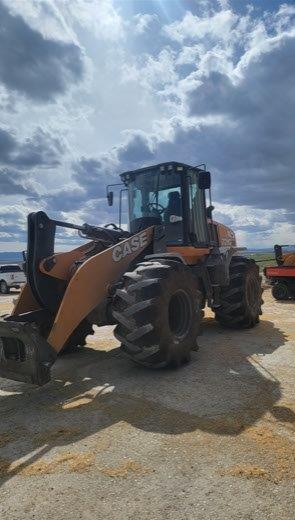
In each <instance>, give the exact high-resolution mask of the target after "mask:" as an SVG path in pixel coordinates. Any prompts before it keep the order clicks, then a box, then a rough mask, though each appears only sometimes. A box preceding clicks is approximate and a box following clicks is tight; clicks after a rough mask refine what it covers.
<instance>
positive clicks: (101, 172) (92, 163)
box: [72, 156, 120, 198]
mask: <svg viewBox="0 0 295 520" xmlns="http://www.w3.org/2000/svg"><path fill="white" fill-rule="evenodd" d="M72 177H73V180H75V181H76V182H77V184H78V185H79V186H81V188H82V189H83V190H85V191H86V194H87V196H88V198H95V197H102V196H105V193H106V185H107V184H111V183H114V182H120V179H119V177H118V176H117V177H116V168H115V166H114V163H113V162H112V160H111V158H108V157H107V156H103V157H102V158H101V159H95V158H91V157H90V158H87V157H81V159H80V160H78V161H76V162H75V163H73V175H72Z"/></svg>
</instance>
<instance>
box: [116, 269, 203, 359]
mask: <svg viewBox="0 0 295 520" xmlns="http://www.w3.org/2000/svg"><path fill="white" fill-rule="evenodd" d="M201 301H202V294H201V292H200V291H199V290H198V280H197V278H196V277H195V276H194V275H193V273H192V271H191V269H190V268H189V267H188V266H185V265H184V264H182V263H180V262H176V261H170V262H168V261H164V260H163V261H162V260H155V261H147V262H142V263H140V264H138V265H137V267H136V268H135V269H134V271H132V272H126V273H125V275H124V276H123V279H122V284H121V287H120V288H118V289H117V291H116V293H115V296H114V299H113V316H114V319H115V320H116V322H117V326H116V328H115V330H114V335H115V337H116V338H117V339H118V340H119V341H120V342H121V349H122V351H123V352H124V353H125V354H126V355H127V356H128V357H129V358H131V359H132V360H133V361H135V362H136V363H138V364H141V365H144V366H147V367H149V368H163V367H166V366H174V367H178V366H180V365H182V364H183V363H186V362H188V361H189V360H190V352H191V350H192V349H196V347H197V336H198V335H199V334H200V325H201V319H202V315H203V312H202V310H201ZM179 313H181V317H180V314H179Z"/></svg>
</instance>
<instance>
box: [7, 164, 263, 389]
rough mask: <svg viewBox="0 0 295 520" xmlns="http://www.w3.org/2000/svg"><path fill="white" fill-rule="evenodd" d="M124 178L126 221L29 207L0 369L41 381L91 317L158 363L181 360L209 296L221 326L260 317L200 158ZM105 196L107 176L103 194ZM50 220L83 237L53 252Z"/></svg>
mask: <svg viewBox="0 0 295 520" xmlns="http://www.w3.org/2000/svg"><path fill="white" fill-rule="evenodd" d="M121 180H122V188H121V191H120V222H121V213H122V194H123V192H124V190H127V192H128V201H129V203H128V206H129V231H125V230H123V229H122V228H121V227H120V225H119V226H117V225H115V224H109V225H106V226H104V227H96V226H90V225H88V224H84V225H82V226H77V225H74V224H70V223H68V222H60V221H56V220H52V219H50V218H49V217H48V216H47V215H46V214H45V213H44V212H42V211H39V212H37V213H31V214H29V216H28V246H27V252H26V257H25V270H26V274H27V284H26V285H25V286H24V288H23V290H22V292H21V294H20V296H19V298H18V300H17V302H16V304H15V306H14V309H13V312H12V314H11V315H10V316H6V317H3V318H2V319H1V322H0V376H2V377H5V378H10V379H15V380H20V381H26V382H30V383H34V384H37V385H43V384H45V383H47V382H48V381H49V380H50V369H51V366H52V365H53V363H54V362H55V360H56V358H57V356H58V354H59V353H61V352H65V351H69V350H71V349H73V348H75V347H76V346H78V345H84V344H85V341H86V337H87V335H88V334H91V333H93V329H92V326H93V325H94V324H95V325H98V326H102V325H115V329H114V334H115V337H116V338H117V339H118V340H119V341H120V343H121V349H122V351H123V352H124V353H125V354H126V355H127V356H128V357H129V358H131V359H132V360H133V361H135V362H136V363H138V364H141V365H144V366H147V367H151V368H161V367H166V366H175V367H179V366H180V365H182V364H183V363H186V362H188V361H189V359H190V353H191V351H192V350H194V349H196V348H197V338H198V335H199V334H200V327H201V320H202V316H203V309H204V307H205V306H206V305H208V306H209V307H211V308H212V310H213V311H214V312H215V316H216V319H217V320H218V321H219V322H220V323H221V324H222V325H224V326H225V327H231V328H250V327H254V326H255V325H256V324H257V323H258V321H259V315H260V314H261V305H262V299H261V295H262V289H261V277H260V276H259V270H258V267H257V265H256V264H255V262H254V261H253V260H249V259H247V258H245V257H243V256H240V255H239V248H238V247H237V245H236V239H235V235H234V233H233V231H232V230H231V229H229V228H228V227H226V226H224V225H222V224H219V223H217V222H215V221H214V220H213V219H212V210H213V209H214V208H213V206H212V205H211V191H210V185H211V178H210V173H209V172H207V171H206V168H204V166H203V165H201V166H198V167H192V166H189V165H186V164H182V163H177V162H171V163H163V164H159V165H155V166H150V167H147V168H142V169H139V170H136V171H129V172H125V173H123V174H121ZM208 190H209V195H210V205H209V206H208V207H206V192H207V191H208ZM113 195H114V192H113V191H112V186H111V185H110V186H108V187H107V200H108V203H109V205H112V204H113ZM57 227H64V228H72V229H76V230H77V231H78V233H79V234H80V236H81V237H83V238H84V239H86V240H87V242H86V243H85V244H83V245H81V246H80V247H77V248H76V249H73V250H72V251H68V252H65V253H56V252H55V251H54V239H55V232H56V228H57Z"/></svg>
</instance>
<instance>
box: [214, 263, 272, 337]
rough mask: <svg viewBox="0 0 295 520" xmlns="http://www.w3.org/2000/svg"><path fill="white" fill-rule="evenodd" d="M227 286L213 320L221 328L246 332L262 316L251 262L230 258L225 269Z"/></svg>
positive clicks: (258, 282) (256, 274)
mask: <svg viewBox="0 0 295 520" xmlns="http://www.w3.org/2000/svg"><path fill="white" fill-rule="evenodd" d="M229 276H230V283H229V285H228V286H227V287H224V288H223V289H222V290H221V306H220V307H218V308H217V309H216V311H215V317H216V319H217V320H218V321H219V322H220V323H221V325H223V326H224V327H228V328H234V329H248V328H252V327H254V326H255V325H256V324H257V323H258V322H259V316H260V315H261V314H262V311H261V306H262V304H263V300H262V287H261V276H259V268H258V266H257V264H256V263H255V261H254V260H251V259H248V258H244V257H238V256H233V258H232V260H231V263H230V268H229Z"/></svg>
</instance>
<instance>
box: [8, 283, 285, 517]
mask: <svg viewBox="0 0 295 520" xmlns="http://www.w3.org/2000/svg"><path fill="white" fill-rule="evenodd" d="M13 297H14V296H13V295H9V296H2V297H1V300H0V309H1V311H4V312H5V311H8V310H9V308H10V307H11V304H12V299H13ZM264 299H265V305H264V315H263V317H262V321H261V323H260V324H259V325H258V326H257V327H256V328H255V329H253V330H250V331H241V332H235V331H228V330H223V329H222V328H221V327H220V326H219V325H218V324H217V323H216V322H215V321H214V320H213V319H212V315H211V314H210V312H207V314H206V319H205V322H204V333H203V335H202V337H201V338H200V341H199V345H200V349H199V351H198V352H194V353H193V356H192V362H191V363H190V364H189V365H186V366H185V367H183V368H182V369H180V370H178V371H173V370H166V371H165V370H164V371H156V372H152V371H149V370H145V369H141V368H138V367H136V366H134V365H133V364H132V363H131V362H130V361H129V360H127V359H125V358H124V357H123V356H122V354H121V353H120V351H118V349H117V348H116V347H117V342H116V341H115V340H114V339H113V337H112V328H111V327H105V328H102V329H99V330H97V332H96V334H95V336H93V337H90V338H89V343H88V347H87V348H85V349H82V350H81V351H80V352H76V353H74V354H70V355H67V356H63V357H62V358H60V359H59V360H58V362H57V363H56V364H55V366H54V368H53V371H52V372H53V377H52V381H51V382H50V383H49V384H48V385H47V386H45V387H43V388H35V387H32V386H28V385H25V384H22V383H16V382H12V381H7V380H5V379H0V414H1V422H0V518H1V519H3V520H8V519H9V520H10V519H11V520H13V519H24V520H29V519H30V520H31V519H39V518H42V520H47V519H48V520H49V519H50V520H51V519H59V520H63V519H71V520H77V519H83V520H97V519H99V520H100V519H103V520H109V519H111V520H117V519H120V520H123V519H124V520H125V519H132V520H137V519H138V518H140V519H141V520H157V519H165V520H166V519H167V520H170V519H171V520H172V519H173V520H175V519H177V520H178V519H180V520H185V519H189V520H199V519H202V520H203V519H206V520H210V519H214V520H216V519H227V520H228V519H241V520H262V519H271V520H278V519H280V520H284V519H288V520H289V519H290V520H291V519H293V518H294V476H295V475H294V472H295V461H294V454H295V451H294V430H292V426H293V427H294V417H295V413H294V393H293V392H294V346H295V336H294V321H295V319H294V317H295V313H294V309H295V303H294V302H293V303H292V302H288V303H285V302H275V301H274V300H273V299H272V297H271V295H270V291H269V290H266V291H265V293H264Z"/></svg>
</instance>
